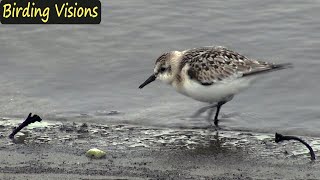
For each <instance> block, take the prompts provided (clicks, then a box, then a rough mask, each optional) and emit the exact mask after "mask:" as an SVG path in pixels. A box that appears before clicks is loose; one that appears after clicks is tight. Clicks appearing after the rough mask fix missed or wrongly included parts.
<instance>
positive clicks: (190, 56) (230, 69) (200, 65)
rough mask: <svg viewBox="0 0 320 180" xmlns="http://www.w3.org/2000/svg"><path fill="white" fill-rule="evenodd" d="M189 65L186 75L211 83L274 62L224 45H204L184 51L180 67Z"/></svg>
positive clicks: (259, 69) (256, 70)
mask: <svg viewBox="0 0 320 180" xmlns="http://www.w3.org/2000/svg"><path fill="white" fill-rule="evenodd" d="M186 65H188V66H189V69H188V71H187V74H188V76H189V77H190V78H191V79H193V80H196V81H198V82H199V83H201V84H202V85H211V84H214V83H217V82H221V81H223V80H225V79H227V78H239V77H243V76H247V75H251V74H256V73H259V72H264V71H268V70H271V69H273V68H274V64H272V63H268V62H262V61H257V60H251V59H248V58H247V57H245V56H243V55H241V54H239V53H236V52H234V51H231V50H228V49H226V48H224V47H220V46H218V47H204V48H197V49H190V50H187V51H185V52H184V55H183V58H182V63H181V69H182V68H183V67H185V66H186Z"/></svg>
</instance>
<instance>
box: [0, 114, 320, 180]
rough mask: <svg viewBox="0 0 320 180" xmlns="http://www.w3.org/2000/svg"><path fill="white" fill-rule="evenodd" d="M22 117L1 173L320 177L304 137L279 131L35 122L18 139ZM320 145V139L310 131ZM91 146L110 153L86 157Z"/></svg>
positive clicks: (3, 138) (4, 131)
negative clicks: (281, 136)
mask: <svg viewBox="0 0 320 180" xmlns="http://www.w3.org/2000/svg"><path fill="white" fill-rule="evenodd" d="M17 124H19V120H13V119H2V120H1V123H0V129H1V133H0V142H1V143H0V154H1V156H0V161H1V162H2V163H1V165H0V178H1V179H21V178H26V179H43V178H45V179H56V178H62V179H66V178H68V179H119V178H120V179H146V178H147V179H148V178H149V179H168V178H174V179H208V178H213V179H256V178H259V179H261V178H262V179H274V178H280V179H283V178H286V179H291V178H298V179H300V178H301V179H302V178H309V179H316V178H317V177H319V176H320V172H319V171H318V169H319V168H320V165H319V163H318V162H317V161H315V162H311V161H310V160H309V158H310V157H309V154H308V150H307V149H306V148H305V147H304V146H303V145H301V144H300V143H297V142H285V143H280V144H277V143H275V142H274V135H273V134H257V133H250V132H235V131H219V132H216V131H215V130H213V129H164V128H154V127H139V126H131V125H101V124H86V123H83V124H81V123H61V122H52V121H50V122H46V121H43V122H41V123H34V124H32V125H31V126H29V127H28V128H26V129H24V130H22V131H21V132H20V133H18V134H17V135H16V136H15V139H14V140H13V141H12V140H10V139H8V138H7V136H8V135H9V134H10V133H11V131H12V129H13V128H14V126H16V125H17ZM303 138H304V139H305V140H306V141H307V142H309V143H310V145H311V146H312V147H313V148H314V150H315V153H316V155H317V152H318V151H319V149H320V139H318V138H312V137H303ZM91 148H98V149H101V150H103V151H105V152H106V153H107V154H106V157H105V158H104V159H100V160H93V159H90V158H87V157H86V156H85V152H86V151H87V150H89V149H91Z"/></svg>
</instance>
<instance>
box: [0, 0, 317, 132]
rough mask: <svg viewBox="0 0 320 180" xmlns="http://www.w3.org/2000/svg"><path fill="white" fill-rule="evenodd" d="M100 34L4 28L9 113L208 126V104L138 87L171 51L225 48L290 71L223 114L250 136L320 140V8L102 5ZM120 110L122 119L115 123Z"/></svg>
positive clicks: (288, 4)
mask: <svg viewBox="0 0 320 180" xmlns="http://www.w3.org/2000/svg"><path fill="white" fill-rule="evenodd" d="M102 6H103V9H102V13H103V15H102V22H101V24H100V25H19V26H17V25H1V26H0V83H1V86H0V103H1V107H0V114H1V116H2V117H19V118H20V117H25V116H27V114H28V113H29V112H33V113H37V114H39V115H40V116H41V117H43V118H45V119H51V120H56V119H58V120H61V121H76V122H78V121H84V122H87V121H88V122H89V121H90V122H105V123H109V122H113V123H129V124H141V125H143V126H168V127H205V126H207V122H206V121H205V120H191V119H188V118H187V117H188V116H190V115H191V114H192V113H193V112H194V111H195V110H196V109H197V108H199V107H201V106H203V105H204V104H202V103H200V102H196V101H194V100H192V99H189V98H188V97H184V96H183V95H180V94H178V93H176V92H175V91H174V90H173V89H172V88H171V87H168V86H167V85H164V84H162V83H159V82H157V83H153V84H151V85H149V86H147V87H146V88H144V89H143V90H139V89H138V88H137V87H138V86H139V84H140V83H141V82H143V81H144V80H145V78H147V77H148V76H149V75H150V73H151V72H152V68H153V64H154V61H155V59H156V58H157V57H158V56H159V55H160V54H161V53H163V52H166V51H169V50H183V49H188V48H193V47H200V46H207V45H223V46H227V47H229V48H231V49H234V50H236V51H238V52H240V53H242V54H244V55H247V56H248V57H252V58H257V59H261V60H267V61H273V62H279V63H282V62H291V63H294V65H295V68H294V69H290V70H284V71H279V72H275V73H271V74H266V75H263V76H262V77H261V78H260V80H259V81H258V82H257V83H256V84H255V85H254V86H253V87H252V88H250V89H248V90H247V91H245V92H243V93H242V94H240V95H238V96H236V97H235V98H234V100H233V101H232V102H229V103H227V104H226V105H225V106H224V107H223V108H222V112H221V115H222V121H221V124H222V125H224V126H226V127H229V128H232V129H241V130H250V131H257V132H270V133H274V132H275V131H279V132H287V133H292V134H300V135H314V136H320V133H319V131H318V129H319V127H320V114H319V109H320V106H319V97H318V92H319V90H320V84H319V83H318V82H319V77H320V76H319V75H320V74H319V72H318V70H319V66H320V61H319V59H320V58H319V57H320V53H319V47H320V34H319V29H320V20H319V17H320V12H319V8H320V2H319V1H296V0H290V1H289V0H288V1H280V2H279V1H275V0H269V1H253V0H245V1H241V2H240V1H237V2H236V1H222V0H221V1H210V0H204V1H201V2H198V1H193V2H187V1H181V0H168V1H161V2H160V1H155V0H148V1H146V0H122V1H103V2H102ZM112 110H116V111H119V112H120V113H119V114H116V115H108V112H109V111H112Z"/></svg>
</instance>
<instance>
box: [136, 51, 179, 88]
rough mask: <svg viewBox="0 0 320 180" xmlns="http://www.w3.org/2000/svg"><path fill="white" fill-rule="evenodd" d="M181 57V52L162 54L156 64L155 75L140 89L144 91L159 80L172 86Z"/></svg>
mask: <svg viewBox="0 0 320 180" xmlns="http://www.w3.org/2000/svg"><path fill="white" fill-rule="evenodd" d="M180 57H181V52H179V51H171V52H169V53H164V54H162V55H161V56H160V57H159V58H158V59H157V60H156V63H155V66H154V69H153V74H152V75H151V76H150V77H149V78H148V79H147V80H146V81H145V82H144V83H142V84H141V85H140V86H139V88H140V89H142V88H143V87H144V86H146V85H148V84H149V83H151V82H153V81H154V80H156V79H159V80H161V81H163V82H165V83H167V84H171V83H172V81H173V80H174V78H175V76H176V73H177V70H178V66H179V60H180Z"/></svg>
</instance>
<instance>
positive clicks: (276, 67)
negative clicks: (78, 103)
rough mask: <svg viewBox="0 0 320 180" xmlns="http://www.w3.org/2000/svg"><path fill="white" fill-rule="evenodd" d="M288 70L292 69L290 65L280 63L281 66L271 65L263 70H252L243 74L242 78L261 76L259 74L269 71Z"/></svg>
mask: <svg viewBox="0 0 320 180" xmlns="http://www.w3.org/2000/svg"><path fill="white" fill-rule="evenodd" d="M288 68H293V65H292V63H282V64H272V65H271V66H269V67H268V68H265V69H257V70H253V71H250V72H247V73H244V74H243V76H251V75H256V74H261V73H267V72H271V71H277V70H281V69H288Z"/></svg>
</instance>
